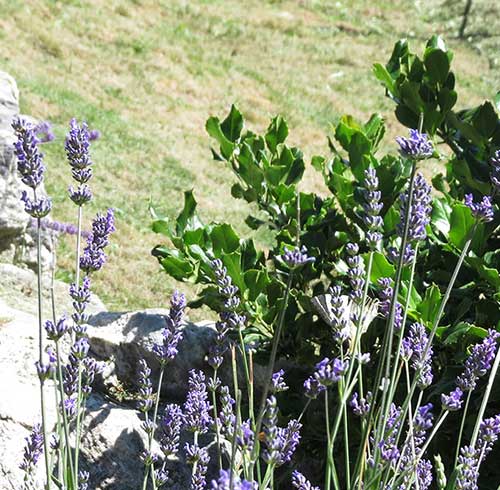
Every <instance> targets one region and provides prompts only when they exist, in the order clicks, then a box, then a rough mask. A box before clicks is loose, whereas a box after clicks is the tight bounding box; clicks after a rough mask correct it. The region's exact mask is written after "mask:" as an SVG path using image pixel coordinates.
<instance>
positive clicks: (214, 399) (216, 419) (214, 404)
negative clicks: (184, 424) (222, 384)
mask: <svg viewBox="0 0 500 490" xmlns="http://www.w3.org/2000/svg"><path fill="white" fill-rule="evenodd" d="M212 379H213V386H214V390H213V391H212V408H213V414H214V425H215V436H216V438H217V462H218V464H219V471H220V470H222V453H221V449H220V427H219V414H218V411H217V395H216V394H215V386H216V380H217V368H214V375H213V378H212Z"/></svg>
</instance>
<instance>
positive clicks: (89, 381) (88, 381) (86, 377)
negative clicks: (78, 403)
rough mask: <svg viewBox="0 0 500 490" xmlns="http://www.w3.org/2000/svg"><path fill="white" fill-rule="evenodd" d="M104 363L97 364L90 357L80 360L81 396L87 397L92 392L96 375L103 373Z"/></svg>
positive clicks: (97, 362)
mask: <svg viewBox="0 0 500 490" xmlns="http://www.w3.org/2000/svg"><path fill="white" fill-rule="evenodd" d="M104 367H105V364H104V362H99V361H96V360H95V359H93V358H92V357H86V358H85V359H83V360H82V386H81V390H82V394H83V396H84V397H88V396H89V395H90V393H91V392H92V385H93V384H94V379H95V376H96V374H102V373H103V371H104Z"/></svg>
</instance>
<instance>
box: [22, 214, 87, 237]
mask: <svg viewBox="0 0 500 490" xmlns="http://www.w3.org/2000/svg"><path fill="white" fill-rule="evenodd" d="M29 225H30V226H31V227H33V228H36V227H37V225H38V220H37V219H35V218H31V220H30V223H29ZM40 227H41V228H42V229H43V230H52V231H55V232H56V233H66V234H67V235H76V234H77V233H78V229H77V227H76V226H75V225H74V224H73V223H62V222H61V221H55V220H51V219H40ZM81 235H82V237H84V238H88V236H89V232H88V231H85V230H82V233H81Z"/></svg>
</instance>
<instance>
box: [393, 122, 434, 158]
mask: <svg viewBox="0 0 500 490" xmlns="http://www.w3.org/2000/svg"><path fill="white" fill-rule="evenodd" d="M396 142H397V144H398V145H399V152H400V153H401V155H402V156H403V157H405V158H409V159H412V160H423V159H425V158H429V157H431V156H432V154H433V152H434V148H433V146H432V143H431V142H430V141H429V140H428V138H427V135H426V134H425V133H421V132H420V131H418V130H417V129H410V137H409V138H404V137H403V136H400V137H398V138H396Z"/></svg>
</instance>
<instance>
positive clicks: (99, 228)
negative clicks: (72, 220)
mask: <svg viewBox="0 0 500 490" xmlns="http://www.w3.org/2000/svg"><path fill="white" fill-rule="evenodd" d="M114 223H115V219H114V213H113V210H112V209H108V211H107V213H106V216H104V215H101V214H99V213H98V214H97V215H96V217H95V219H94V221H93V222H92V232H91V233H90V234H89V237H88V239H87V245H86V247H85V248H84V249H83V254H82V256H81V257H80V267H81V269H82V270H84V271H85V272H87V274H88V273H90V272H91V271H98V270H99V269H101V267H102V266H103V265H104V262H105V261H106V255H105V254H104V251H103V249H104V247H106V246H107V245H108V243H109V235H110V234H111V233H112V232H114V231H115V224H114Z"/></svg>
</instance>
